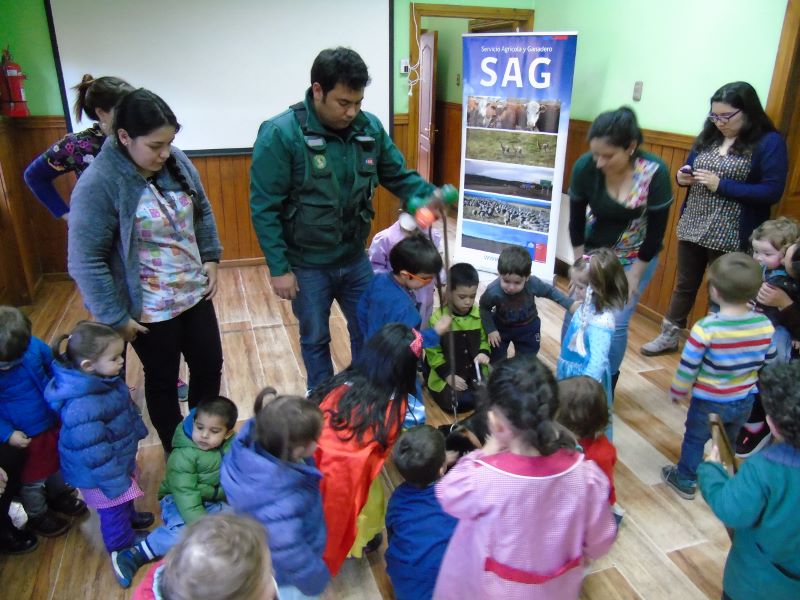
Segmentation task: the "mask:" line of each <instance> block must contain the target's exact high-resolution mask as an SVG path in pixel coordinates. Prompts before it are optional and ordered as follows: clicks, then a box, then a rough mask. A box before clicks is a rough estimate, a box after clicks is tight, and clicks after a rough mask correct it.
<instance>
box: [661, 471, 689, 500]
mask: <svg viewBox="0 0 800 600" xmlns="http://www.w3.org/2000/svg"><path fill="white" fill-rule="evenodd" d="M661 479H663V480H664V483H666V484H667V485H668V486H669V487H671V488H672V489H673V490H675V493H676V494H678V496H680V497H681V498H685V499H686V500H694V497H695V495H696V494H697V483H694V482H688V481H685V480H682V479H681V476H680V475H678V467H677V465H667V466H666V467H662V469H661Z"/></svg>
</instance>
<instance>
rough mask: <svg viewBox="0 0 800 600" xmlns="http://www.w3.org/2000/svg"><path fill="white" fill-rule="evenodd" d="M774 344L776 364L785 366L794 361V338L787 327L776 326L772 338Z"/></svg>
mask: <svg viewBox="0 0 800 600" xmlns="http://www.w3.org/2000/svg"><path fill="white" fill-rule="evenodd" d="M772 343H773V344H775V351H776V352H777V355H776V357H775V364H778V365H785V364H788V363H789V361H790V360H792V336H791V334H790V333H789V330H788V329H786V327H783V326H781V325H776V326H775V334H774V335H773V336H772Z"/></svg>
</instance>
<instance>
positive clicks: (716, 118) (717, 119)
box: [708, 108, 742, 125]
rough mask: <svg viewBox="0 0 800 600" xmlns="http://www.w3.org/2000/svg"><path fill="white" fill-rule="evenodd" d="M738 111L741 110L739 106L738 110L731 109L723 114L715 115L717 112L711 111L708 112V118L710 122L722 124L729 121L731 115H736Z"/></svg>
mask: <svg viewBox="0 0 800 600" xmlns="http://www.w3.org/2000/svg"><path fill="white" fill-rule="evenodd" d="M740 112H742V109H741V108H740V109H739V110H735V111H733V112H731V113H724V114H721V115H717V114H714V113H713V112H712V113H708V120H709V121H711V122H712V123H722V124H723V125H724V124H725V123H727V122H728V121H730V120H731V119H732V118H733V117H735V116H736V115H738V114H739V113H740Z"/></svg>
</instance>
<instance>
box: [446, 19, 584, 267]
mask: <svg viewBox="0 0 800 600" xmlns="http://www.w3.org/2000/svg"><path fill="white" fill-rule="evenodd" d="M463 44H464V71H463V72H464V75H463V90H464V97H463V104H464V106H463V114H464V118H463V131H462V142H463V143H462V165H461V166H462V168H461V173H462V181H461V190H462V193H461V198H460V206H459V220H458V227H457V231H456V258H457V260H459V261H466V262H471V263H472V264H474V265H475V266H476V267H477V268H478V269H481V270H485V271H489V272H496V268H497V258H498V256H499V254H500V252H501V251H502V250H503V248H505V247H506V246H508V245H517V246H522V247H524V248H526V249H527V250H528V251H529V252H530V254H531V259H532V260H533V262H534V264H533V273H534V275H537V276H538V277H542V278H544V279H545V280H551V279H552V277H553V269H554V266H555V247H556V243H555V237H554V236H555V235H556V233H557V231H558V216H559V215H558V213H559V206H560V198H561V182H562V181H563V172H564V159H565V155H566V141H567V129H568V125H569V108H570V103H571V97H572V77H573V71H574V68H575V51H576V46H577V35H576V34H575V33H516V34H474V35H471V34H467V35H465V36H464V38H463Z"/></svg>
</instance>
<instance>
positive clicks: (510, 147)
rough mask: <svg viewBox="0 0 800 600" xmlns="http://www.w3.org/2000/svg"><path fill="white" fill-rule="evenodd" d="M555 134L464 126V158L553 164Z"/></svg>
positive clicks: (537, 164) (539, 165) (535, 164)
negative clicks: (465, 142)
mask: <svg viewBox="0 0 800 600" xmlns="http://www.w3.org/2000/svg"><path fill="white" fill-rule="evenodd" d="M557 139H558V138H557V137H556V136H555V135H549V134H545V133H527V132H526V133H523V132H516V131H492V130H489V129H473V128H467V154H466V157H467V158H472V159H477V160H492V161H497V162H504V163H512V164H515V165H531V166H534V167H549V168H551V169H552V168H553V167H554V166H555V164H556V140H557Z"/></svg>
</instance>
